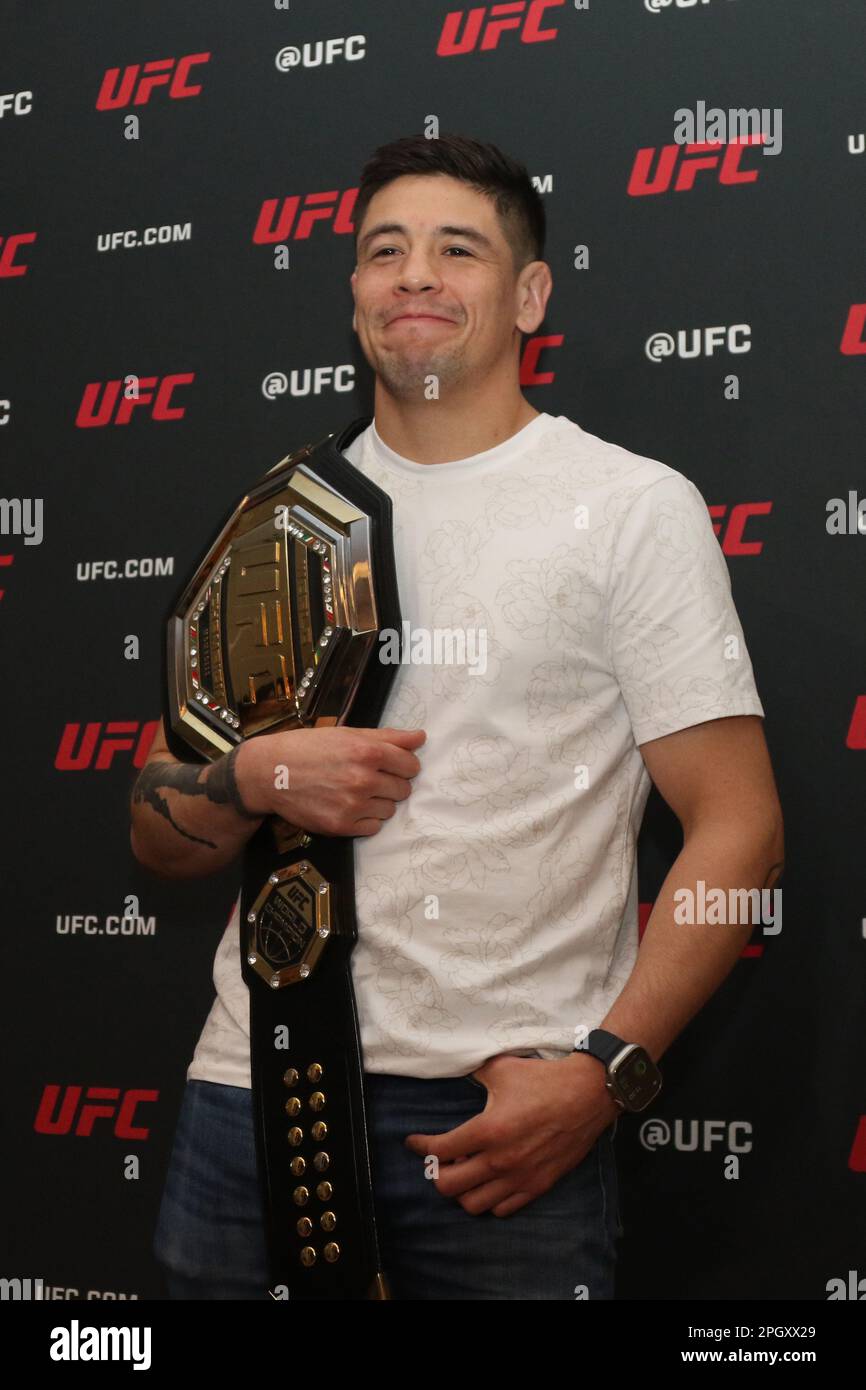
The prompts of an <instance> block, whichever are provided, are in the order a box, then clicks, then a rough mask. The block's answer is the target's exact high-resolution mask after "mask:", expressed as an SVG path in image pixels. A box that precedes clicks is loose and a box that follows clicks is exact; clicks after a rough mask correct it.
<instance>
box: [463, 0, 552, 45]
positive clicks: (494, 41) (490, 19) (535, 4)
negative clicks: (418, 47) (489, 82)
mask: <svg viewBox="0 0 866 1390" xmlns="http://www.w3.org/2000/svg"><path fill="white" fill-rule="evenodd" d="M564 3H565V0H529V4H527V3H526V0H512V3H510V4H505V5H489V6H488V5H478V6H477V7H476V8H475V9H472V10H468V11H467V10H451V11H450V13H449V14H447V15H446V16H445V23H444V24H443V25H442V33H441V34H440V35H439V42H438V44H437V45H436V55H437V57H439V58H454V57H455V56H456V55H457V54H458V53H474V52H475V50H476V49H481V50H482V51H485V50H488V49H491V48H498V46H499V40H500V38H501V37H502V35H503V34H504V33H505V31H506V29H519V30H520V42H521V43H546V42H547V41H548V40H549V39H555V38H557V37H558V34H559V31H558V30H557V29H542V28H541V21H542V18H543V15H544V11H545V10H549V9H551V8H552V7H554V6H556V7H557V8H558V7H559V6H560V5H563V4H564ZM461 26H462V33H461ZM479 40H480V42H479Z"/></svg>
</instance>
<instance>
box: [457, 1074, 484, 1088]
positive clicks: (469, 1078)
mask: <svg viewBox="0 0 866 1390" xmlns="http://www.w3.org/2000/svg"><path fill="white" fill-rule="evenodd" d="M461 1080H462V1081H470V1082H471V1083H472V1085H473V1086H475V1087H476V1088H477V1089H478V1090H479V1091H486V1090H487V1087H486V1086H485V1085H484V1082H483V1081H479V1080H478V1079H477V1078H476V1077H474V1076H473V1075H472V1072H471V1071H468V1072H467V1073H466V1075H465V1076H463V1077H461Z"/></svg>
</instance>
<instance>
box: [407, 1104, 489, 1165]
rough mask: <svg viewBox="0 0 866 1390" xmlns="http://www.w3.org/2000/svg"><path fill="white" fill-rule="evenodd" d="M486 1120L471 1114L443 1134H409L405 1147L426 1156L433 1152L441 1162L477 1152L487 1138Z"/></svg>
mask: <svg viewBox="0 0 866 1390" xmlns="http://www.w3.org/2000/svg"><path fill="white" fill-rule="evenodd" d="M487 1130H488V1121H487V1120H486V1119H485V1118H484V1116H483V1115H473V1116H472V1119H471V1120H466V1122H465V1123H464V1124H462V1125H458V1126H457V1128H456V1129H449V1130H446V1132H445V1133H444V1134H410V1135H408V1137H407V1138H406V1140H405V1144H406V1147H407V1149H411V1150H412V1152H413V1153H416V1154H418V1155H419V1156H420V1157H422V1158H426V1157H427V1156H428V1155H429V1154H434V1155H435V1156H436V1158H438V1159H439V1160H440V1161H441V1162H443V1163H451V1162H453V1160H454V1159H455V1158H463V1157H464V1156H471V1155H472V1154H476V1153H478V1151H479V1150H480V1149H483V1148H484V1146H485V1141H486V1140H487V1139H488V1137H489V1136H488V1133H487Z"/></svg>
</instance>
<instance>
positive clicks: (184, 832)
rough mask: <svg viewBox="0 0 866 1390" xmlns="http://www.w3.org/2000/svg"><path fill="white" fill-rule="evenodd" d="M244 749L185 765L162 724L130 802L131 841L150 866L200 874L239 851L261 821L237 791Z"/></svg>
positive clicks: (172, 874)
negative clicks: (239, 766)
mask: <svg viewBox="0 0 866 1390" xmlns="http://www.w3.org/2000/svg"><path fill="white" fill-rule="evenodd" d="M242 747H243V745H242V744H241V745H239V746H238V747H237V748H233V749H232V750H231V752H230V753H226V754H224V755H223V756H222V757H221V758H218V759H217V760H216V761H215V762H212V763H184V762H181V761H180V759H178V758H176V757H175V756H174V754H173V753H172V752H171V750H170V749H169V747H168V744H167V742H166V738H165V724H164V723H163V722H160V726H159V729H158V730H157V733H156V736H155V737H154V740H153V744H152V745H151V749H150V753H149V755H148V758H147V762H146V763H145V765H144V767H143V768H142V769H141V772H140V773H139V775H138V778H137V780H136V782H135V785H134V787H133V789H132V799H131V805H130V819H131V831H130V844H131V846H132V852H133V854H134V855H135V857H136V859H137V860H138V861H139V863H140V864H143V865H144V867H145V868H146V869H150V870H151V871H152V872H153V873H157V874H160V875H162V876H163V877H165V878H199V877H203V876H204V875H206V874H213V873H216V872H217V871H218V870H220V869H222V868H224V867H225V866H226V865H227V864H230V863H231V862H232V860H233V859H235V858H236V857H237V855H238V854H240V852H241V850H242V849H243V847H244V845H245V844H246V842H247V840H248V839H249V838H250V836H251V835H253V834H254V833H255V831H256V830H257V829H258V827H259V826H260V825H261V823H262V819H263V815H254V814H253V813H251V812H249V811H248V810H247V808H246V807H245V805H244V803H243V801H242V800H241V796H240V792H239V790H238V783H237V771H236V767H235V764H236V762H237V758H238V755H239V753H240V750H241V748H242ZM263 814H264V813H263Z"/></svg>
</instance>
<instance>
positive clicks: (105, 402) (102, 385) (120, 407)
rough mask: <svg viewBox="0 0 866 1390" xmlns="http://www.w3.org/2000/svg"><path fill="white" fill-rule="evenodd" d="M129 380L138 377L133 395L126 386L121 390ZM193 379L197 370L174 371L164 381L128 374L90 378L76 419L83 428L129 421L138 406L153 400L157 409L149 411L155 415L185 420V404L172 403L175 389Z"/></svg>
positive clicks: (155, 377) (157, 418)
mask: <svg viewBox="0 0 866 1390" xmlns="http://www.w3.org/2000/svg"><path fill="white" fill-rule="evenodd" d="M129 380H135V382H136V389H135V391H134V392H133V393H132V394H130V395H127V393H126V391H125V390H124V391H123V392H122V393H121V388H122V387H123V385H124V381H129ZM193 381H195V372H172V373H171V374H170V375H169V376H164V377H163V378H162V380H161V381H160V378H159V377H158V376H140V377H135V378H129V377H126V378H119V379H118V380H116V381H105V382H103V381H89V382H88V383H87V385H86V386H85V388H84V395H83V396H82V397H81V404H80V406H79V407H78V414H77V415H76V417H75V423H76V425H77V426H78V428H79V429H81V430H93V429H99V428H100V427H101V426H102V425H112V424H113V425H128V424H129V422H130V420H131V419H132V412H133V411H134V410H139V409H140V408H141V407H142V406H149V405H151V404H152V405H153V409H152V410H150V411H146V412H145V413H146V414H149V415H150V417H151V419H153V420H182V419H183V416H184V413H185V407H184V406H182V405H175V406H173V405H172V404H171V397H172V392H173V391H174V390H176V388H177V387H178V386H188V385H189V384H190V382H193ZM157 383H159V385H158V386H157ZM155 387H156V394H155V395H154V388H155ZM100 392H101V393H102V396H101V399H100ZM115 406H116V407H117V409H116V410H115Z"/></svg>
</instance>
